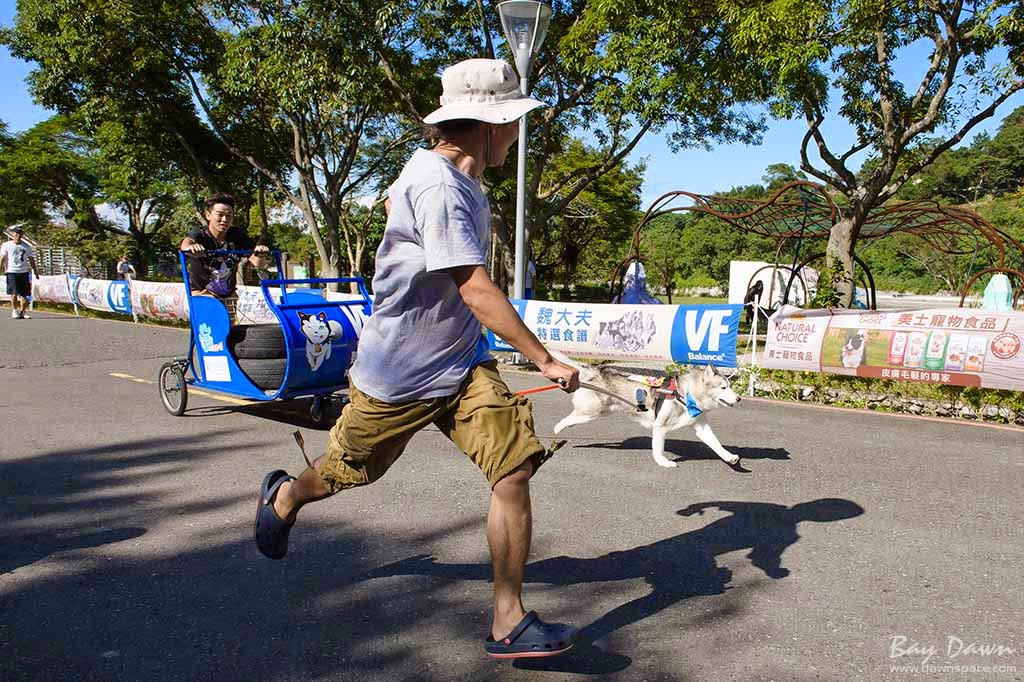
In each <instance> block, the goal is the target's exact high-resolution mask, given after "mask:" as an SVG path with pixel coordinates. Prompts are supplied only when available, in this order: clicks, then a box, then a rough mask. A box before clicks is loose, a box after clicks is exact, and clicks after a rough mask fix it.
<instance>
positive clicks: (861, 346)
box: [839, 329, 868, 368]
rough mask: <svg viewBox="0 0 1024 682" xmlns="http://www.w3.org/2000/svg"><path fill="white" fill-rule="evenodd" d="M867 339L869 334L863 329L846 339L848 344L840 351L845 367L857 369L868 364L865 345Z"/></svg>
mask: <svg viewBox="0 0 1024 682" xmlns="http://www.w3.org/2000/svg"><path fill="white" fill-rule="evenodd" d="M867 337H868V333H867V332H866V331H865V330H863V329H858V330H857V331H856V332H852V333H851V334H850V335H849V336H847V337H846V343H844V344H843V348H842V350H840V351H839V355H840V359H841V360H842V361H843V367H854V368H856V367H861V366H862V365H865V364H867V346H866V344H865V343H864V342H865V341H867Z"/></svg>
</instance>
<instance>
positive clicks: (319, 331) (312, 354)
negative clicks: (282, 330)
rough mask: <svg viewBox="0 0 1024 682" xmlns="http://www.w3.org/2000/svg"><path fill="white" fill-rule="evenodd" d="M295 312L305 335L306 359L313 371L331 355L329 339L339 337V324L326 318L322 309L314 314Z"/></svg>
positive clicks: (340, 334) (340, 332) (340, 331)
mask: <svg viewBox="0 0 1024 682" xmlns="http://www.w3.org/2000/svg"><path fill="white" fill-rule="evenodd" d="M296 312H298V314H299V319H300V320H301V321H302V324H301V328H302V335H303V336H305V337H306V361H307V362H308V363H309V368H310V369H311V370H313V371H314V372H315V371H317V370H318V369H320V365H322V364H324V360H326V359H328V358H329V357H331V341H332V340H334V339H340V338H341V336H342V334H343V332H342V329H341V325H340V324H338V322H337V321H335V320H328V319H327V313H324V312H323V311H321V312H319V313H317V314H316V315H307V314H305V313H303V312H299V311H296Z"/></svg>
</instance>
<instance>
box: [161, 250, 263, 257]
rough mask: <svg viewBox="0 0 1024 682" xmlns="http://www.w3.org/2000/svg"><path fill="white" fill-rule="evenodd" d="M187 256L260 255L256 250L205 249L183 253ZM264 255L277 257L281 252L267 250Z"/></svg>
mask: <svg viewBox="0 0 1024 682" xmlns="http://www.w3.org/2000/svg"><path fill="white" fill-rule="evenodd" d="M181 253H183V254H184V255H186V256H251V255H253V254H254V253H258V252H257V251H256V250H255V249H203V250H202V251H187V250H186V251H182V252H181ZM263 253H268V254H272V255H274V256H275V257H276V256H277V255H279V254H280V253H281V252H280V251H278V250H277V249H267V250H266V251H264V252H263Z"/></svg>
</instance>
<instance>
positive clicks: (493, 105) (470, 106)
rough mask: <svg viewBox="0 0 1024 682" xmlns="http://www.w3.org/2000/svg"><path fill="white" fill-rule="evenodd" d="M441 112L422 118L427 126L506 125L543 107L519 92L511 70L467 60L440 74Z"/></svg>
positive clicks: (497, 63)
mask: <svg viewBox="0 0 1024 682" xmlns="http://www.w3.org/2000/svg"><path fill="white" fill-rule="evenodd" d="M441 89H442V92H441V108H440V109H436V110H434V111H432V112H430V113H429V114H427V115H426V116H425V117H424V118H423V122H424V123H426V124H428V125H433V124H435V123H440V122H442V121H452V120H455V119H465V118H468V119H472V120H474V121H483V122H484V123H508V122H509V121H515V120H516V119H518V118H521V117H522V116H523V114H525V113H526V112H528V111H530V110H532V109H536V108H537V107H542V106H544V103H543V102H540V101H537V100H535V99H531V98H530V97H527V96H526V95H524V94H522V93H521V92H520V91H519V79H518V78H517V77H516V72H515V71H513V70H512V67H511V66H509V65H508V63H507V62H504V61H502V60H500V59H467V60H466V61H464V62H459V63H458V64H455V65H454V66H449V67H448V68H447V69H445V70H444V73H442V74H441Z"/></svg>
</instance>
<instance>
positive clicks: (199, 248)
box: [182, 243, 206, 253]
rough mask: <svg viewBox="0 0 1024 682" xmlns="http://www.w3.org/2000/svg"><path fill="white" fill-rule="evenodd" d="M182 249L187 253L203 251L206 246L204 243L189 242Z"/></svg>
mask: <svg viewBox="0 0 1024 682" xmlns="http://www.w3.org/2000/svg"><path fill="white" fill-rule="evenodd" d="M182 251H184V252H186V253H202V252H203V251H206V247H205V246H203V245H202V244H198V243H195V244H189V245H188V246H187V247H185V248H184V249H182Z"/></svg>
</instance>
